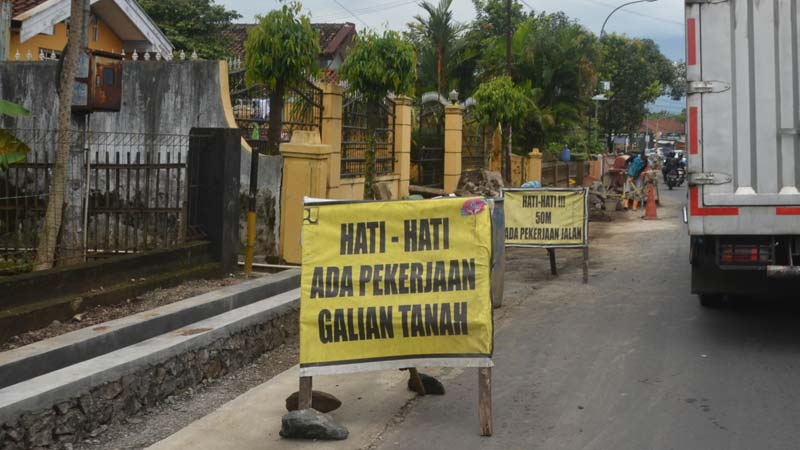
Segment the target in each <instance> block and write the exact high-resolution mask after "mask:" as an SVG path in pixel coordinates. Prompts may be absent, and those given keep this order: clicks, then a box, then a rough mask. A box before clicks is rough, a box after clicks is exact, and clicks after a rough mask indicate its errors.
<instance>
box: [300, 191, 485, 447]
mask: <svg viewBox="0 0 800 450" xmlns="http://www.w3.org/2000/svg"><path fill="white" fill-rule="evenodd" d="M465 200H467V199H466V198H465ZM423 201H424V200H423ZM429 201H435V200H429ZM485 201H487V202H488V203H489V205H490V206H489V207H488V208H487V209H488V210H487V213H488V214H489V217H490V220H492V208H493V207H494V205H492V204H491V201H490V200H485ZM350 203H365V202H363V201H338V200H333V201H331V200H323V199H310V198H305V202H304V205H305V207H306V208H308V207H312V206H324V205H336V204H350ZM383 203H391V201H389V202H383ZM489 241H490V242H491V238H489ZM489 259H490V263H489V267H490V274H489V277H488V278H487V280H488V282H489V292H490V293H491V292H492V289H491V260H492V255H491V254H490V257H489ZM489 309H490V311H492V310H493V308H492V300H491V298H490V299H489ZM492 321H494V319H493V314H492ZM493 332H494V327H492V333H493ZM493 345H494V337H493V336H492V346H493ZM427 360H428V361H439V360H444V359H442V358H427ZM493 366H494V363H493V362H492V360H491V355H490V358H489V359H488V360H487V365H486V366H483V365H471V366H461V367H465V368H467V367H476V368H477V369H478V421H479V424H480V435H481V436H492V434H493V417H492V368H493ZM435 367H459V365H452V366H451V365H447V364H441V365H438V364H437V365H435ZM403 370H405V369H403ZM407 370H408V371H409V377H410V380H411V383H412V386H413V387H414V390H415V391H416V392H417V393H418V394H419V395H423V396H424V395H425V388H424V386H423V384H422V380H421V378H420V376H419V372H418V371H417V369H416V368H415V367H409V368H407ZM301 373H302V371H301ZM312 398H313V377H312V376H310V375H301V376H300V377H299V386H298V409H300V410H303V409H309V408H312V403H313V402H312Z"/></svg>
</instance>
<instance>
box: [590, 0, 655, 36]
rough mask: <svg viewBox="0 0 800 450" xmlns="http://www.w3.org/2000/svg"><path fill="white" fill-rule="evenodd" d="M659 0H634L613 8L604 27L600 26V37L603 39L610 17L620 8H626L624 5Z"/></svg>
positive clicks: (604, 22)
mask: <svg viewBox="0 0 800 450" xmlns="http://www.w3.org/2000/svg"><path fill="white" fill-rule="evenodd" d="M657 1H658V0H635V1H632V2H628V3H623V4H621V5H619V6H617V7H616V8H614V10H613V11H611V13H610V14H609V15H608V16H607V17H606V20H604V21H603V26H602V28H600V38H601V39H602V38H603V34H604V33H605V30H606V24H607V23H608V19H610V18H611V16H613V15H614V13H615V12H617V11H619V10H620V9H622V8H624V7H626V6H628V5H633V4H635V3H645V2H647V3H652V2H657Z"/></svg>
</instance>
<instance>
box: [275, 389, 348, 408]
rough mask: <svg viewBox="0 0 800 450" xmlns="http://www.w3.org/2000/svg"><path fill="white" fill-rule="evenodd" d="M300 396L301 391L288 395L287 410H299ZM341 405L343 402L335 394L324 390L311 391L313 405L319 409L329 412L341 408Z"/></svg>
mask: <svg viewBox="0 0 800 450" xmlns="http://www.w3.org/2000/svg"><path fill="white" fill-rule="evenodd" d="M299 398H300V393H299V392H295V393H294V394H292V395H290V396H288V397H286V410H287V411H297V407H298V404H297V403H298V400H299ZM340 406H342V402H341V401H340V400H339V399H338V398H336V397H334V396H333V395H331V394H328V393H327V392H322V391H311V407H312V408H314V409H316V410H317V411H319V412H323V413H328V412H331V411H335V410H337V409H339V407H340Z"/></svg>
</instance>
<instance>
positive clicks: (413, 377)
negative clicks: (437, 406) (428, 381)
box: [408, 367, 425, 395]
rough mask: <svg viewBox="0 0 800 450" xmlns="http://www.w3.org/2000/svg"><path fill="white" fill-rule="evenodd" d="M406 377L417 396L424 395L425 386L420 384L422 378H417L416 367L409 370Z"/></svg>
mask: <svg viewBox="0 0 800 450" xmlns="http://www.w3.org/2000/svg"><path fill="white" fill-rule="evenodd" d="M408 375H409V377H410V379H411V386H414V390H415V391H416V392H417V394H419V395H425V385H424V384H422V377H420V376H419V372H418V371H417V368H416V367H411V368H409V369H408Z"/></svg>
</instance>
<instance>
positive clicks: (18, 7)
mask: <svg viewBox="0 0 800 450" xmlns="http://www.w3.org/2000/svg"><path fill="white" fill-rule="evenodd" d="M46 1H47V0H14V3H13V5H12V6H13V8H12V9H11V17H17V16H18V15H20V14H22V13H24V12H26V11H29V10H31V9H33V8H35V7H37V6H39V5H41V4H42V3H44V2H46Z"/></svg>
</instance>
